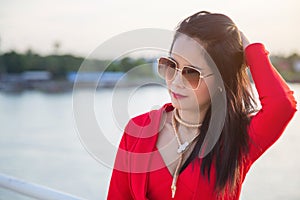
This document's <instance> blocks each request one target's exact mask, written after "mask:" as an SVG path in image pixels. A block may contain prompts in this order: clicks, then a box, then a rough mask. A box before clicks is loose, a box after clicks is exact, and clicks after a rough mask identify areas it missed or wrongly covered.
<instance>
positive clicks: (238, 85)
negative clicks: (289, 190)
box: [172, 11, 256, 196]
mask: <svg viewBox="0 0 300 200" xmlns="http://www.w3.org/2000/svg"><path fill="white" fill-rule="evenodd" d="M176 32H177V33H181V34H185V35H187V36H189V37H191V38H195V39H198V40H200V42H201V45H203V47H204V48H205V50H206V51H207V53H208V54H209V55H210V57H211V58H212V60H213V61H214V63H215V64H216V66H217V68H218V70H219V72H220V74H221V77H222V79H223V82H224V87H225V91H223V92H225V95H226V100H227V105H226V106H227V113H226V115H225V122H224V127H223V129H222V132H221V135H220V137H219V139H218V141H217V143H216V144H215V146H214V148H213V149H212V151H210V153H209V154H208V155H206V156H205V157H204V158H203V160H202V163H201V174H202V175H206V177H208V180H210V177H209V175H210V170H211V166H212V164H214V165H215V169H216V180H215V191H216V192H217V194H218V195H219V196H223V195H224V194H225V192H226V193H227V195H228V194H233V193H234V192H235V189H236V186H237V185H236V183H237V182H238V181H239V178H240V166H241V164H242V159H243V155H247V153H248V144H249V141H248V140H249V137H248V133H247V127H248V125H249V122H250V114H251V113H253V112H254V111H255V107H256V103H255V101H254V98H253V92H252V90H251V85H250V81H249V77H248V76H247V72H246V64H245V59H244V51H243V46H242V41H241V38H240V33H239V30H238V28H237V26H236V25H235V24H234V23H233V21H232V20H231V19H230V18H229V17H227V16H225V15H223V14H217V13H210V12H206V11H201V12H198V13H196V14H194V15H192V16H190V17H188V18H186V19H184V20H183V21H182V22H181V23H180V24H179V25H178V27H177V28H176ZM178 35H179V34H175V36H174V40H173V44H174V41H175V40H176V38H177V37H178ZM172 46H173V45H172ZM211 115H212V113H211V108H210V109H209V110H208V112H207V114H206V116H205V119H204V122H203V126H202V127H201V130H200V131H201V134H200V137H199V138H198V141H197V143H196V145H195V147H194V149H193V151H192V153H191V155H190V156H189V158H188V159H187V161H186V162H185V163H184V165H183V166H182V169H181V170H183V169H184V168H185V167H186V166H187V165H188V164H189V163H190V162H192V161H193V160H194V158H195V157H196V156H197V155H199V151H200V148H201V145H202V144H203V141H204V137H205V135H206V133H207V130H208V124H209V122H210V119H211V118H210V117H211Z"/></svg>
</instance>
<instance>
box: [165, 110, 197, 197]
mask: <svg viewBox="0 0 300 200" xmlns="http://www.w3.org/2000/svg"><path fill="white" fill-rule="evenodd" d="M176 120H177V118H176V110H175V109H174V112H173V116H172V125H173V129H174V134H175V137H176V140H177V143H178V145H179V147H178V149H177V153H178V154H179V161H178V164H177V166H176V169H175V172H174V174H173V180H172V185H171V191H172V198H174V197H175V193H176V183H177V179H178V176H179V173H178V171H179V168H180V166H181V164H182V160H183V153H184V152H185V151H186V150H187V149H188V148H189V147H190V145H191V144H192V143H193V142H194V140H195V139H196V138H197V137H198V135H199V134H200V132H199V133H197V134H196V135H195V136H194V137H193V139H192V140H191V141H190V142H188V141H185V142H184V143H183V144H181V141H180V138H179V135H178V130H177V126H176ZM201 125H202V124H201ZM201 125H200V126H201ZM198 127H199V126H198Z"/></svg>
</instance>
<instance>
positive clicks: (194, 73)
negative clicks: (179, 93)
mask: <svg viewBox="0 0 300 200" xmlns="http://www.w3.org/2000/svg"><path fill="white" fill-rule="evenodd" d="M200 75H201V74H200V72H199V71H198V70H196V69H193V68H190V67H184V68H183V69H182V81H183V84H184V85H185V86H187V87H189V88H193V89H195V88H197V87H198V85H199V81H200Z"/></svg>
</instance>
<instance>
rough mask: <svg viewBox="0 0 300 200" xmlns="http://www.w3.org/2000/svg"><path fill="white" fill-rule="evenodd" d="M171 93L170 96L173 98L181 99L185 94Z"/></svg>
mask: <svg viewBox="0 0 300 200" xmlns="http://www.w3.org/2000/svg"><path fill="white" fill-rule="evenodd" d="M171 93H172V96H173V97H174V98H175V99H182V98H185V97H187V96H184V95H182V94H178V93H175V92H171Z"/></svg>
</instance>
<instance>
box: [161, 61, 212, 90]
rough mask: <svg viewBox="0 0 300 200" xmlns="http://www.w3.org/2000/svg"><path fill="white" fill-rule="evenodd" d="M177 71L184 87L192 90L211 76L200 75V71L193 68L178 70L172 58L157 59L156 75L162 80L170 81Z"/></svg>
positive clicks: (185, 67) (186, 67) (184, 67)
mask: <svg viewBox="0 0 300 200" xmlns="http://www.w3.org/2000/svg"><path fill="white" fill-rule="evenodd" d="M177 71H178V72H180V73H181V80H182V83H183V85H184V87H186V88H189V89H193V90H195V89H197V88H198V87H199V86H200V85H201V82H202V79H204V78H206V77H209V76H211V75H213V74H207V75H202V73H201V71H200V70H199V69H198V68H196V67H193V66H183V68H182V69H179V68H178V64H177V62H176V61H175V60H173V59H172V58H168V57H161V58H159V59H158V73H159V75H160V76H161V77H162V78H164V79H166V80H167V81H172V80H174V78H175V76H176V72H177Z"/></svg>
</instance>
